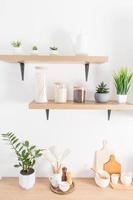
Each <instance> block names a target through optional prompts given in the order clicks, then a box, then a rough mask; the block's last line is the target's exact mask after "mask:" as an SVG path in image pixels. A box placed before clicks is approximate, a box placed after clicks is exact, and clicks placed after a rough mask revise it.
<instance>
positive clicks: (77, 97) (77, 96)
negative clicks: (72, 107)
mask: <svg viewBox="0 0 133 200" xmlns="http://www.w3.org/2000/svg"><path fill="white" fill-rule="evenodd" d="M73 101H74V102H76V103H84V102H85V89H84V88H83V87H78V86H75V87H74V89H73Z"/></svg>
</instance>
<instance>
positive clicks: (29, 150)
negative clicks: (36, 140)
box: [2, 132, 43, 189]
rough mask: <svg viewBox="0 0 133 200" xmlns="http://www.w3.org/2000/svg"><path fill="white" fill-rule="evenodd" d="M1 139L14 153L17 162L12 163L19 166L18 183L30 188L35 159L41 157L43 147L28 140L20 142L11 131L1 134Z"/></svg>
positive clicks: (33, 174)
mask: <svg viewBox="0 0 133 200" xmlns="http://www.w3.org/2000/svg"><path fill="white" fill-rule="evenodd" d="M2 139H3V140H4V141H5V142H6V143H7V144H8V145H9V146H10V147H11V149H12V150H14V152H15V153H16V156H17V160H18V163H17V164H15V165H14V167H16V168H21V171H20V173H19V184H20V186H21V187H22V188H24V189H30V188H32V187H33V186H34V184H35V170H34V166H35V164H36V159H37V158H39V157H41V156H42V154H43V149H38V148H37V147H36V146H35V145H32V146H31V145H30V143H29V141H27V140H26V141H24V142H20V141H19V139H18V138H17V137H16V135H15V134H14V133H12V132H9V133H5V134H2Z"/></svg>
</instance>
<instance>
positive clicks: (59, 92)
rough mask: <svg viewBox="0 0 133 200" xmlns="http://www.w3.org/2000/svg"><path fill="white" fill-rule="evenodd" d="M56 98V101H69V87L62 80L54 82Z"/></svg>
mask: <svg viewBox="0 0 133 200" xmlns="http://www.w3.org/2000/svg"><path fill="white" fill-rule="evenodd" d="M54 100H55V103H66V102H67V88H66V85H65V83H62V82H56V83H54Z"/></svg>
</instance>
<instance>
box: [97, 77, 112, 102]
mask: <svg viewBox="0 0 133 200" xmlns="http://www.w3.org/2000/svg"><path fill="white" fill-rule="evenodd" d="M109 98H110V94H109V88H108V87H107V84H105V83H104V82H103V81H102V82H101V83H100V84H99V85H98V86H97V87H96V93H95V100H96V102H97V103H107V102H108V101H109Z"/></svg>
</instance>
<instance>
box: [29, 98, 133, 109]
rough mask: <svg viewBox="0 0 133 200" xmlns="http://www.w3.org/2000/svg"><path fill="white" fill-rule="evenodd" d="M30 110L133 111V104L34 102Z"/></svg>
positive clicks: (30, 105) (112, 102)
mask: <svg viewBox="0 0 133 200" xmlns="http://www.w3.org/2000/svg"><path fill="white" fill-rule="evenodd" d="M29 108H30V109H76V110H78V109H81V110H87V109H88V110H133V104H130V103H126V104H119V103H117V102H116V101H110V102H108V103H96V102H95V101H87V102H85V103H75V102H73V101H67V103H55V102H54V101H53V100H50V101H48V103H36V102H35V101H32V102H31V103H30V104H29Z"/></svg>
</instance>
